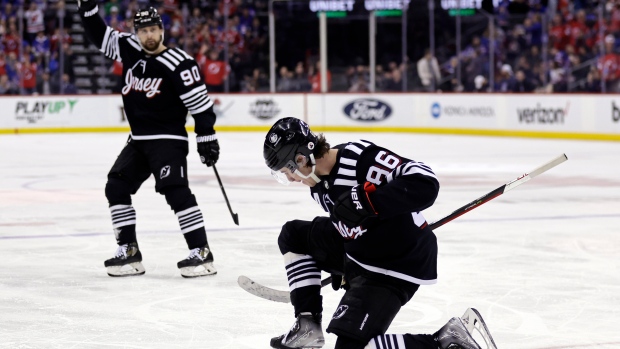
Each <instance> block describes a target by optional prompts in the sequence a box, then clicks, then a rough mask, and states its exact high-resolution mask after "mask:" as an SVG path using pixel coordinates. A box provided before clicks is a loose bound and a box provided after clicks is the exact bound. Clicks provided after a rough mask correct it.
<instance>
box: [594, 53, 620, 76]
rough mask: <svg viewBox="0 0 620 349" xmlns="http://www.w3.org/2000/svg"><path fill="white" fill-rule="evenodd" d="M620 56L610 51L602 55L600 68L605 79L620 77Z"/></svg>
mask: <svg viewBox="0 0 620 349" xmlns="http://www.w3.org/2000/svg"><path fill="white" fill-rule="evenodd" d="M619 65H620V58H619V57H618V55H617V54H615V53H608V54H606V55H604V56H603V57H601V58H600V59H599V61H598V70H599V71H600V72H601V76H603V77H604V80H605V81H609V80H616V79H619V78H620V69H619Z"/></svg>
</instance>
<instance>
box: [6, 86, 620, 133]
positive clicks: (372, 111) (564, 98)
mask: <svg viewBox="0 0 620 349" xmlns="http://www.w3.org/2000/svg"><path fill="white" fill-rule="evenodd" d="M211 98H212V99H213V100H214V109H215V112H216V114H217V116H218V121H217V127H216V129H217V130H218V131H259V130H260V131H264V130H267V129H268V128H269V127H270V126H271V125H272V124H273V122H274V121H275V120H277V119H279V118H282V117H287V116H294V117H297V118H300V119H304V120H306V121H307V122H308V123H310V125H312V126H313V129H315V130H317V131H375V132H423V133H445V134H470V135H476V134H477V135H497V136H500V135H507V136H523V137H548V138H573V139H594V140H615V141H619V140H620V96H618V95H612V94H608V95H604V94H589V95H588V94H555V95H541V94H420V93H417V94H416V93H407V94H401V93H377V94H352V93H330V94H295V93H291V94H216V95H212V96H211ZM0 110H2V111H3V113H2V115H1V116H0V133H5V134H6V133H34V132H97V131H101V132H110V131H123V132H126V131H128V130H129V127H128V123H127V120H126V118H125V115H124V112H123V107H122V98H121V96H120V95H106V96H80V95H72V96H17V97H0ZM192 124H193V119H192V118H191V117H188V127H189V128H191V126H192Z"/></svg>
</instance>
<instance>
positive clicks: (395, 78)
mask: <svg viewBox="0 0 620 349" xmlns="http://www.w3.org/2000/svg"><path fill="white" fill-rule="evenodd" d="M402 76H403V74H402V73H401V72H400V69H394V70H392V72H391V73H390V76H389V77H390V78H389V79H387V81H386V84H385V90H386V91H390V92H399V91H402V90H403V79H402Z"/></svg>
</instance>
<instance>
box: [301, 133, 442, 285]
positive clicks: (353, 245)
mask: <svg viewBox="0 0 620 349" xmlns="http://www.w3.org/2000/svg"><path fill="white" fill-rule="evenodd" d="M335 148H337V149H338V156H337V160H336V164H335V165H334V167H333V169H332V170H331V172H330V174H329V175H326V176H322V177H321V182H320V183H318V184H317V185H315V186H314V187H312V188H311V190H310V192H311V194H312V197H313V198H314V200H315V201H316V202H317V203H318V204H319V205H321V207H322V208H323V210H325V211H326V212H329V213H331V210H332V209H333V205H334V202H335V201H336V200H337V199H338V198H339V197H340V195H342V194H343V193H345V192H349V191H350V190H351V188H352V187H353V186H355V185H358V184H362V185H363V184H364V183H365V182H367V181H368V182H371V183H374V184H375V186H376V187H377V190H376V191H375V192H373V193H370V194H369V195H370V200H371V201H372V204H373V207H374V208H375V209H376V211H377V212H378V217H376V218H371V219H368V220H366V221H365V222H364V224H363V225H362V226H359V227H347V226H346V225H345V224H343V223H342V222H340V221H338V220H337V219H336V218H335V217H334V216H331V219H332V223H333V227H334V229H336V230H337V231H338V232H339V233H340V235H342V236H343V238H345V239H347V241H346V243H345V251H346V254H347V258H348V259H349V260H351V261H353V262H354V263H356V264H357V265H359V266H360V267H362V268H364V269H366V270H369V271H371V272H375V273H380V274H385V275H388V276H391V277H394V278H397V279H401V280H405V281H409V282H412V283H415V284H419V285H428V284H434V283H436V280H437V240H436V237H435V234H434V233H433V231H432V230H431V229H430V228H429V227H428V224H427V223H426V220H425V219H424V217H423V216H422V214H421V213H420V211H422V210H424V209H426V208H428V207H430V206H431V205H432V204H433V202H434V201H435V199H436V197H437V194H438V192H439V182H438V180H437V178H436V176H435V174H434V173H433V171H432V170H431V169H430V167H428V166H427V165H425V164H424V163H421V162H416V161H413V160H409V159H407V158H404V157H401V156H399V155H397V154H395V153H393V152H391V151H389V150H387V149H385V148H381V147H379V146H377V145H375V144H373V143H371V142H368V141H357V142H350V143H347V144H341V145H338V146H336V147H335Z"/></svg>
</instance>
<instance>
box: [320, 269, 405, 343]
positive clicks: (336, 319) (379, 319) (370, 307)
mask: <svg viewBox="0 0 620 349" xmlns="http://www.w3.org/2000/svg"><path fill="white" fill-rule="evenodd" d="M401 306H402V304H401V301H400V299H399V298H398V297H397V296H396V295H395V294H394V293H393V292H392V291H390V290H389V289H387V288H384V287H381V286H377V285H367V284H364V285H361V286H359V285H356V282H355V280H354V282H352V285H351V288H350V289H349V290H348V291H347V292H346V293H345V295H344V297H342V300H340V304H339V305H338V308H337V309H336V312H335V313H334V315H333V316H332V319H331V321H330V323H329V326H328V327H327V332H329V333H334V334H335V335H337V336H338V338H340V337H343V338H345V339H346V338H349V339H350V342H352V343H364V345H366V344H367V343H368V342H369V341H370V339H372V338H373V337H375V336H377V335H380V334H383V333H385V331H387V329H388V327H389V326H390V324H391V323H392V320H394V317H396V314H397V313H398V311H399V310H400V308H401ZM346 342H347V341H344V342H343V343H344V344H346ZM344 344H343V345H344ZM343 348H347V347H345V346H343ZM362 348H363V347H362Z"/></svg>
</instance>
